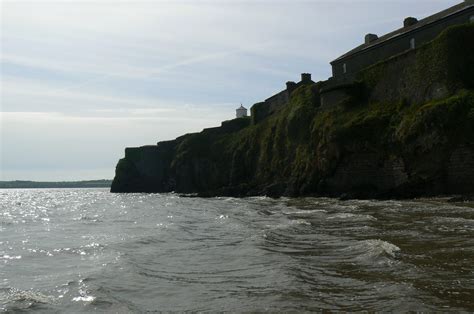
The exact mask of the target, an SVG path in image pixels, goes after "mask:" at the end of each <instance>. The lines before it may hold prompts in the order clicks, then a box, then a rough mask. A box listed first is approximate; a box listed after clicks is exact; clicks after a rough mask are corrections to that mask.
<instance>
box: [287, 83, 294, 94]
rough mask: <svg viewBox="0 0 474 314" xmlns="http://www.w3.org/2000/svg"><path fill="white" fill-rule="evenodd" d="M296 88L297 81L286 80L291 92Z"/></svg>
mask: <svg viewBox="0 0 474 314" xmlns="http://www.w3.org/2000/svg"><path fill="white" fill-rule="evenodd" d="M295 88H296V83H295V82H291V81H290V82H286V90H287V91H288V92H289V93H291V92H292V91H294V90H295Z"/></svg>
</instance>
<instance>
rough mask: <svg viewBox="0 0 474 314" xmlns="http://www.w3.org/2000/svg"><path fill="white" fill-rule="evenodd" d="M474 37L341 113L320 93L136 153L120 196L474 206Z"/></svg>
mask: <svg viewBox="0 0 474 314" xmlns="http://www.w3.org/2000/svg"><path fill="white" fill-rule="evenodd" d="M472 51H474V26H473V25H462V26H458V27H453V28H450V29H448V30H447V31H445V32H443V33H442V34H441V35H440V36H439V37H438V38H437V39H436V40H434V41H433V42H430V43H428V44H426V45H424V46H423V47H420V48H419V49H416V50H414V51H411V52H408V53H405V54H402V55H399V56H396V57H394V58H391V59H390V60H386V61H384V62H382V63H379V64H376V65H374V66H372V67H370V68H368V69H366V70H364V71H363V72H361V73H359V74H358V78H357V82H356V83H355V84H353V86H351V88H350V89H349V95H350V96H349V97H347V98H346V99H345V100H344V101H342V102H341V103H339V104H337V105H334V106H331V107H330V108H323V107H321V106H320V97H319V88H320V86H321V84H324V83H316V84H306V85H303V86H301V87H299V88H298V89H296V90H295V91H293V92H292V94H291V97H290V101H289V103H288V104H287V105H286V106H283V107H282V108H281V109H280V110H278V111H277V112H275V113H273V114H272V115H270V116H268V117H266V118H264V119H261V120H260V121H252V119H250V118H240V119H235V120H232V121H227V122H224V123H223V124H222V126H221V127H218V128H211V129H205V130H204V131H203V132H201V133H195V134H187V135H184V136H182V137H179V138H177V139H175V140H172V141H167V142H160V143H158V145H154V146H144V147H139V148H127V149H126V152H125V158H123V159H121V160H120V161H119V162H118V164H117V168H116V176H115V178H114V181H113V183H112V188H111V191H112V192H171V191H175V192H178V193H195V194H197V195H199V196H253V195H268V196H273V197H277V196H304V195H324V196H341V195H344V196H347V197H356V198H412V197H420V196H435V195H447V194H462V195H472V194H474V53H472Z"/></svg>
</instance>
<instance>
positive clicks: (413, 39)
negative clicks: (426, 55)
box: [410, 38, 416, 49]
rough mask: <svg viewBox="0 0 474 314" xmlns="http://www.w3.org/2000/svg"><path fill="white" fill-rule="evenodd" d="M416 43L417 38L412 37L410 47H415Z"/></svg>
mask: <svg viewBox="0 0 474 314" xmlns="http://www.w3.org/2000/svg"><path fill="white" fill-rule="evenodd" d="M415 47H416V43H415V38H412V39H410V49H415Z"/></svg>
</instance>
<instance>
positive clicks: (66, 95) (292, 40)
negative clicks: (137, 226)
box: [0, 0, 461, 181]
mask: <svg viewBox="0 0 474 314" xmlns="http://www.w3.org/2000/svg"><path fill="white" fill-rule="evenodd" d="M460 2H461V0H458V1H451V0H417V1H413V0H397V1H395V0H393V1H384V0H364V1H362V0H360V1H359V0H330V1H329V0H314V1H310V0H252V1H250V0H166V1H165V0H156V1H119V0H113V1H112V0H95V1H88V0H81V1H68V0H62V1H59V0H56V1H40V0H36V1H22V0H10V1H9V0H0V3H1V4H0V20H1V22H0V23H1V25H0V45H1V46H0V66H1V67H0V75H1V77H0V79H1V85H0V96H1V97H0V180H41V181H56V180H86V179H112V178H113V176H114V170H115V165H116V163H117V161H118V160H119V159H120V158H122V157H123V155H124V149H125V147H135V146H143V145H153V144H156V142H158V141H162V140H169V139H173V138H176V137H177V136H180V135H182V134H185V133H191V132H199V131H201V130H202V129H203V128H206V127H213V126H218V125H220V123H221V121H224V120H229V119H232V118H234V116H235V109H236V108H237V107H239V106H240V103H242V104H243V105H244V106H246V107H247V108H250V107H251V106H252V104H254V103H256V102H259V101H262V100H264V99H266V98H268V97H269V96H271V95H273V94H274V93H276V92H279V91H280V90H282V89H284V88H285V82H286V81H298V80H299V78H300V73H303V72H309V73H312V76H313V80H314V81H319V80H325V79H327V78H328V77H330V75H331V68H330V65H329V62H330V61H332V60H334V59H336V58H337V57H338V56H340V55H342V54H344V53H345V52H346V51H348V50H350V49H352V48H354V47H355V46H358V45H360V44H361V43H362V42H363V39H364V35H365V34H367V33H376V34H378V35H383V34H385V33H388V32H390V31H392V30H394V29H397V28H399V27H401V26H402V23H403V19H404V18H405V17H407V16H414V17H417V18H423V17H426V16H428V15H431V14H433V13H436V12H438V11H440V10H442V9H444V8H447V7H449V6H451V5H455V4H457V3H460Z"/></svg>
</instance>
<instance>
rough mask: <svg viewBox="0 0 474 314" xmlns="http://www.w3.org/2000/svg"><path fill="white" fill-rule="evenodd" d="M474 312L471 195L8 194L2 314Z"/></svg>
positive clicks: (0, 229)
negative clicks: (465, 198)
mask: <svg viewBox="0 0 474 314" xmlns="http://www.w3.org/2000/svg"><path fill="white" fill-rule="evenodd" d="M324 310H332V311H395V312H404V311H473V310H474V204H473V203H469V202H464V203H449V202H447V201H446V199H417V200H407V201H399V200H386V201H379V200H349V201H342V200H338V199H331V198H295V199H292V198H280V199H272V198H267V197H252V198H228V197H217V198H191V197H183V196H179V195H177V194H112V193H109V191H108V190H107V189H24V190H0V311H2V312H22V313H29V312H35V313H42V312H43V313H90V312H100V313H141V312H147V311H149V312H153V311H160V312H161V311H174V312H183V311H193V312H195V311H198V312H217V311H228V312H267V311H268V312H312V311H324Z"/></svg>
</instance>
